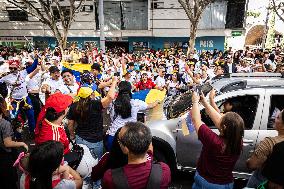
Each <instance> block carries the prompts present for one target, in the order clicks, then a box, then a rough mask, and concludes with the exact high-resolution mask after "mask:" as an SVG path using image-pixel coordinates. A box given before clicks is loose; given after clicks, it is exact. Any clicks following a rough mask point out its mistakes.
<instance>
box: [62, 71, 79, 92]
mask: <svg viewBox="0 0 284 189" xmlns="http://www.w3.org/2000/svg"><path fill="white" fill-rule="evenodd" d="M61 76H62V79H63V82H64V87H63V88H61V89H60V91H61V92H62V93H63V94H69V95H71V96H75V95H76V94H77V91H78V89H79V85H78V84H77V83H76V80H75V77H74V75H73V72H72V70H70V69H65V70H63V71H62V72H61Z"/></svg>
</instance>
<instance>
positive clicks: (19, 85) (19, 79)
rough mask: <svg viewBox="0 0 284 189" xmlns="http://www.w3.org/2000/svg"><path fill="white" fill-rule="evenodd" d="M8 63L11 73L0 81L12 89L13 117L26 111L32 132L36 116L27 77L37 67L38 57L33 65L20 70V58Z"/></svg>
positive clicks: (31, 131) (32, 131)
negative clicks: (29, 93)
mask: <svg viewBox="0 0 284 189" xmlns="http://www.w3.org/2000/svg"><path fill="white" fill-rule="evenodd" d="M8 63H9V70H10V74H8V75H6V76H4V77H2V78H1V79H0V83H1V82H5V83H6V84H7V85H8V88H9V89H10V96H11V97H12V102H11V105H12V107H13V110H12V118H15V117H17V116H18V114H19V113H25V115H26V116H27V118H28V125H29V131H30V133H31V134H32V133H34V128H35V118H34V110H33V106H32V102H31V99H30V98H29V97H28V90H27V83H26V80H25V78H26V76H27V75H28V74H30V73H31V72H33V71H34V70H35V69H36V68H37V65H38V59H35V60H34V62H33V64H32V65H31V66H29V67H27V68H26V69H23V70H20V64H21V63H20V61H19V60H9V62H8Z"/></svg>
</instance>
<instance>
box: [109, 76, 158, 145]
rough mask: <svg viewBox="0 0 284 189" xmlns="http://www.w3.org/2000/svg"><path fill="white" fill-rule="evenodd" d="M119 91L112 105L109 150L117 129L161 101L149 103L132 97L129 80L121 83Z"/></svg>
mask: <svg viewBox="0 0 284 189" xmlns="http://www.w3.org/2000/svg"><path fill="white" fill-rule="evenodd" d="M118 88H119V92H118V96H117V98H116V100H115V101H114V102H113V106H112V107H111V111H110V113H111V115H110V117H111V119H112V124H111V126H110V127H109V129H108V130H107V150H110V149H111V147H112V142H113V139H114V135H115V133H116V131H117V130H118V129H119V128H121V127H123V126H124V125H125V123H126V122H130V121H137V113H138V112H139V111H143V110H146V109H150V108H153V107H155V106H156V105H157V104H158V103H159V102H158V101H157V102H155V103H152V104H149V105H148V104H147V103H146V102H144V101H142V100H138V99H131V98H132V94H131V90H132V88H131V84H130V83H129V82H127V81H122V82H120V83H119V86H118Z"/></svg>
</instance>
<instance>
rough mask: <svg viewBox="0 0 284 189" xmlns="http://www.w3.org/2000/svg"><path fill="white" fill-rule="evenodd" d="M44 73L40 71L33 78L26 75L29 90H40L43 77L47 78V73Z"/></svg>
mask: <svg viewBox="0 0 284 189" xmlns="http://www.w3.org/2000/svg"><path fill="white" fill-rule="evenodd" d="M43 74H45V73H42V72H39V73H37V74H36V75H35V76H33V77H32V78H30V77H29V76H27V77H26V82H27V89H28V92H30V91H35V90H40V87H41V83H42V79H43V78H45V77H44V76H45V75H43Z"/></svg>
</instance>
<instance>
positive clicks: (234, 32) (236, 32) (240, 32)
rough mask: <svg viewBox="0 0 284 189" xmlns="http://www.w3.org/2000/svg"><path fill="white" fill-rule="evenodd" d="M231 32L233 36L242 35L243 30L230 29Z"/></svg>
mask: <svg viewBox="0 0 284 189" xmlns="http://www.w3.org/2000/svg"><path fill="white" fill-rule="evenodd" d="M231 34H232V36H233V37H237V36H242V35H243V32H242V31H232V33H231Z"/></svg>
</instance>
